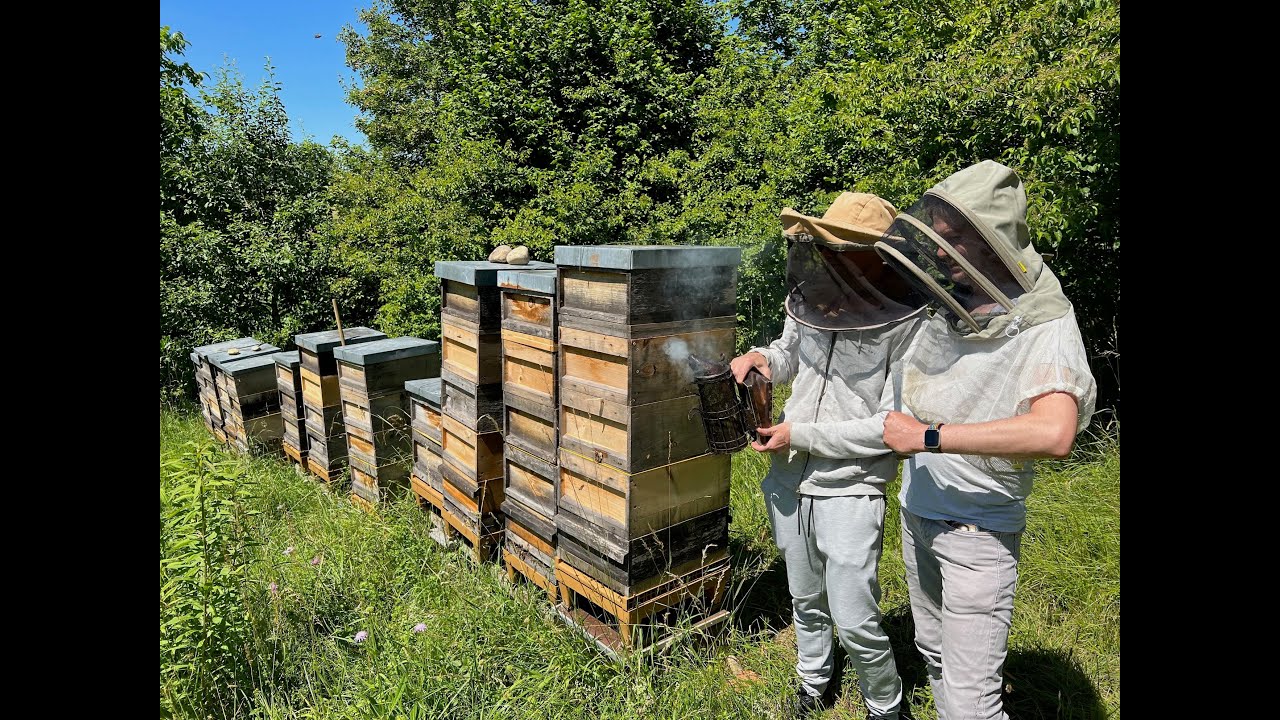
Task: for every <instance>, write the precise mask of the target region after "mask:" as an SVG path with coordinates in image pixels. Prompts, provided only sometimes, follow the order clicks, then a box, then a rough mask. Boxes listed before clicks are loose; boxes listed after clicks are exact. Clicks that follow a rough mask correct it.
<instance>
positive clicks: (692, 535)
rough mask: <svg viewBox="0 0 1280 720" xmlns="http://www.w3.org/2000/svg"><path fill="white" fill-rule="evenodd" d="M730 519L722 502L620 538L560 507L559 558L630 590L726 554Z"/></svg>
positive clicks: (621, 592) (634, 591) (631, 592)
mask: <svg viewBox="0 0 1280 720" xmlns="http://www.w3.org/2000/svg"><path fill="white" fill-rule="evenodd" d="M729 519H730V518H729V508H728V507H722V508H720V509H718V510H713V511H711V512H708V513H704V514H702V515H699V516H698V517H694V518H690V519H688V520H685V521H683V522H679V523H676V524H675V525H672V526H669V527H666V528H663V529H661V530H659V531H657V532H652V533H648V534H646V535H641V536H639V537H636V538H633V539H631V540H630V541H628V542H625V543H623V542H620V541H618V540H617V539H615V538H613V537H611V536H608V535H602V534H601V533H600V532H599V530H598V528H596V527H595V526H594V525H592V524H591V523H588V522H585V521H583V520H582V519H581V518H579V517H577V516H575V515H573V514H571V513H561V514H559V515H557V516H556V529H557V530H558V531H559V533H558V534H557V535H556V548H557V552H558V556H559V558H560V559H561V560H563V561H565V562H567V563H569V564H570V565H572V566H573V567H574V568H575V569H576V570H578V571H579V572H581V573H584V574H586V575H587V576H589V577H591V578H593V579H595V580H596V581H598V582H600V583H602V584H603V585H605V586H606V587H608V588H609V589H610V590H612V591H613V592H615V593H617V594H618V595H621V596H631V595H635V594H637V593H642V592H644V591H645V590H648V589H650V588H653V587H656V586H657V585H660V584H662V583H664V582H666V581H667V580H669V579H671V577H672V576H678V575H684V574H687V573H690V572H693V571H695V570H697V569H698V568H700V567H706V566H708V565H713V564H714V563H718V562H720V561H723V560H725V559H726V558H728V557H729Z"/></svg>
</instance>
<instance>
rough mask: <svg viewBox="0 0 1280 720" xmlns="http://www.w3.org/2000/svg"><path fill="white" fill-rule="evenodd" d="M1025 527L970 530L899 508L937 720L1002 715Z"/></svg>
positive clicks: (985, 719) (1001, 718)
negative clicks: (1001, 693)
mask: <svg viewBox="0 0 1280 720" xmlns="http://www.w3.org/2000/svg"><path fill="white" fill-rule="evenodd" d="M1021 543H1022V533H1020V532H990V531H986V530H978V531H976V532H975V531H970V530H964V529H957V528H953V527H951V525H949V524H948V523H946V522H943V521H941V520H930V519H928V518H923V517H920V516H919V515H915V514H913V513H911V512H909V511H907V510H903V511H902V559H903V561H904V562H905V563H906V566H907V588H908V590H909V591H910V593H911V615H912V618H913V619H914V620H915V624H916V647H917V648H919V650H920V654H921V655H924V660H925V665H926V667H927V669H928V672H929V684H930V685H931V686H933V703H934V705H935V706H936V707H937V709H938V720H978V719H981V720H1006V718H1008V716H1007V715H1005V712H1004V706H1003V703H1002V701H1001V699H1000V687H1001V684H1002V682H1003V680H1002V678H1003V675H1004V660H1005V656H1006V655H1007V654H1008V650H1009V627H1010V625H1011V624H1012V623H1013V593H1014V590H1015V589H1016V588H1017V584H1018V554H1019V551H1020V549H1021Z"/></svg>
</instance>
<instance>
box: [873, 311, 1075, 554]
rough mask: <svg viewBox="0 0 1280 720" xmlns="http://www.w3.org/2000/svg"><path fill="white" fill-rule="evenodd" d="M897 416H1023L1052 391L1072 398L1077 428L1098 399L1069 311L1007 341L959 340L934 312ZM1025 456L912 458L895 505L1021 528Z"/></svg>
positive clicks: (908, 370) (913, 354)
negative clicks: (1075, 408)
mask: <svg viewBox="0 0 1280 720" xmlns="http://www.w3.org/2000/svg"><path fill="white" fill-rule="evenodd" d="M902 384H903V386H902V404H903V408H904V410H906V411H907V412H910V413H911V414H913V415H914V416H915V417H916V418H917V419H919V420H921V421H924V422H942V423H978V422H986V421H988V420H1000V419H1004V418H1009V417H1014V416H1016V415H1021V414H1024V413H1026V412H1029V411H1030V409H1031V401H1032V400H1034V399H1035V398H1036V397H1038V396H1040V395H1044V394H1045V393H1050V392H1056V391H1061V392H1066V393H1070V394H1071V395H1073V396H1074V397H1075V398H1076V402H1077V403H1078V405H1079V415H1078V417H1077V420H1076V432H1077V433H1078V432H1080V431H1081V430H1083V429H1084V428H1085V427H1086V426H1087V425H1088V424H1089V418H1090V417H1091V416H1092V415H1093V410H1094V403H1095V401H1096V399H1097V388H1096V385H1095V383H1094V379H1093V373H1092V372H1091V371H1090V370H1089V362H1088V357H1087V355H1086V354H1085V349H1084V341H1083V340H1082V339H1081V337H1080V326H1079V325H1078V324H1077V323H1076V316H1075V312H1074V310H1072V311H1069V312H1068V313H1067V314H1066V315H1064V316H1062V317H1060V318H1057V319H1054V320H1050V321H1048V322H1045V323H1042V324H1039V325H1034V326H1032V327H1029V328H1027V329H1025V330H1023V331H1022V332H1020V333H1018V334H1016V335H1015V336H1014V337H1005V336H1003V335H1002V336H999V337H995V338H990V339H984V338H973V337H968V338H966V337H965V336H963V335H960V334H959V333H956V332H955V331H953V330H952V329H951V328H950V327H949V326H948V324H947V322H946V320H945V319H944V318H943V317H942V315H941V314H940V313H939V314H937V315H935V316H934V317H933V318H932V319H931V320H930V321H929V323H928V324H927V325H926V326H925V327H923V328H922V329H921V330H920V332H919V333H918V334H917V335H916V339H915V343H914V345H913V347H912V348H911V349H910V350H909V357H908V358H907V360H906V363H905V369H904V371H903V380H902ZM1034 472H1035V470H1034V462H1033V461H1031V460H1010V459H1006V458H996V457H985V456H978V455H957V454H950V453H947V452H946V447H945V446H944V447H943V452H942V453H928V452H925V453H918V454H916V455H913V456H912V457H911V458H910V459H909V460H908V461H907V462H906V463H905V464H904V465H903V470H902V492H901V493H900V494H899V496H898V499H899V500H900V501H901V503H902V506H903V507H904V508H906V509H907V510H909V511H911V512H912V513H915V514H916V515H919V516H921V517H926V518H932V519H935V520H957V521H960V522H965V523H973V524H976V525H979V526H981V527H984V528H987V529H989V530H996V531H1000V532H1019V531H1021V530H1022V529H1023V527H1025V526H1026V514H1027V509H1026V499H1027V495H1029V494H1030V493H1031V482H1032V477H1033V475H1034Z"/></svg>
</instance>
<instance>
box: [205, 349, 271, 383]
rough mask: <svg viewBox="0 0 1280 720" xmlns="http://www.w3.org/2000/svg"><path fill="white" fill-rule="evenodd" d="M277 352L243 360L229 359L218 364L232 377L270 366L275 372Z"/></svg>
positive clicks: (219, 367) (220, 368)
mask: <svg viewBox="0 0 1280 720" xmlns="http://www.w3.org/2000/svg"><path fill="white" fill-rule="evenodd" d="M275 355H276V354H275V353H264V354H261V355H255V356H253V357H250V358H245V359H243V360H229V361H225V362H223V363H222V364H221V365H219V366H218V369H219V370H221V371H222V372H223V373H225V374H227V375H230V376H231V377H240V376H242V375H247V374H249V373H252V372H255V371H258V370H262V369H263V368H267V367H270V368H271V371H272V372H275V365H276V358H275Z"/></svg>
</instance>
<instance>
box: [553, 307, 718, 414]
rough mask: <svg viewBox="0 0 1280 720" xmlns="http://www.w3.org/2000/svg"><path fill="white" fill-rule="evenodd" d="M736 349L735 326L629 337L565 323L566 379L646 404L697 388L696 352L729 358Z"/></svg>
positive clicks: (563, 374) (562, 367)
mask: <svg viewBox="0 0 1280 720" xmlns="http://www.w3.org/2000/svg"><path fill="white" fill-rule="evenodd" d="M733 353H734V330H733V328H720V329H713V330H698V331H690V332H678V333H674V334H671V335H662V336H656V337H644V338H623V337H617V336H613V335H605V334H602V333H597V332H592V331H587V330H582V329H578V328H574V327H566V326H561V328H560V354H561V360H560V372H559V374H560V382H561V385H562V387H566V388H569V389H575V390H579V391H584V392H590V393H593V394H600V395H602V396H604V397H607V398H608V399H611V400H614V401H616V402H619V403H623V404H625V405H642V404H646V403H651V402H658V401H660V400H668V399H670V398H673V397H679V396H682V395H689V394H692V393H696V392H697V387H696V386H695V385H694V381H693V377H694V376H693V369H692V367H691V366H690V364H689V362H688V358H689V355H690V354H694V355H696V356H697V357H698V358H700V359H703V360H709V359H715V360H723V361H725V362H727V361H728V360H729V359H732V357H733Z"/></svg>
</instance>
